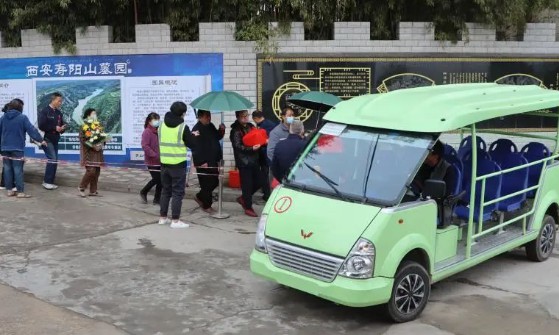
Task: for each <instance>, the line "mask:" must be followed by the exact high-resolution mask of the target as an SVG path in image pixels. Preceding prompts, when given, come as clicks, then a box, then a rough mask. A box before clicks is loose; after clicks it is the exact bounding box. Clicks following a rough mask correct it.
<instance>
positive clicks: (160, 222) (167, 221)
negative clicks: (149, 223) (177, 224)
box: [157, 218, 171, 225]
mask: <svg viewBox="0 0 559 335" xmlns="http://www.w3.org/2000/svg"><path fill="white" fill-rule="evenodd" d="M169 223H171V220H169V218H159V222H157V224H160V225H164V224H169Z"/></svg>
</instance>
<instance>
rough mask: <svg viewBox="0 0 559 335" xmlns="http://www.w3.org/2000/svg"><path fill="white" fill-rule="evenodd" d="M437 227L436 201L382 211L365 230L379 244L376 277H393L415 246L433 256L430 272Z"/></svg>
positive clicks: (364, 234) (377, 246)
mask: <svg viewBox="0 0 559 335" xmlns="http://www.w3.org/2000/svg"><path fill="white" fill-rule="evenodd" d="M436 227H437V205H436V203H435V202H434V201H424V202H417V203H413V204H411V205H410V204H407V205H405V206H402V207H400V208H395V209H388V208H387V209H384V210H382V211H381V212H380V213H379V214H378V215H377V217H376V218H375V220H374V221H373V223H372V224H371V225H370V226H369V227H368V228H367V230H366V231H365V232H364V233H363V237H364V238H366V239H368V240H370V241H372V242H373V244H374V245H375V252H376V256H375V270H374V276H375V277H376V276H379V277H387V278H393V277H394V274H395V273H396V270H397V269H398V266H399V265H400V262H401V261H402V259H403V258H404V256H406V254H408V252H410V251H412V250H414V249H421V250H423V252H425V254H426V255H427V256H428V258H429V268H428V269H427V271H428V272H432V271H433V259H434V252H435V232H436Z"/></svg>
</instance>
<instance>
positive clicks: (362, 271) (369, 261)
mask: <svg viewBox="0 0 559 335" xmlns="http://www.w3.org/2000/svg"><path fill="white" fill-rule="evenodd" d="M374 268H375V246H374V244H373V243H372V242H371V241H369V240H366V239H364V238H360V239H359V240H358V241H357V243H355V245H354V246H353V249H352V250H351V252H350V253H349V255H348V256H347V258H346V260H345V261H344V264H343V265H342V267H341V268H340V271H339V274H340V275H341V276H344V277H348V278H359V279H365V278H371V277H373V269H374Z"/></svg>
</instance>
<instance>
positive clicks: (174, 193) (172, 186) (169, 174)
mask: <svg viewBox="0 0 559 335" xmlns="http://www.w3.org/2000/svg"><path fill="white" fill-rule="evenodd" d="M185 182H186V168H184V167H165V166H163V167H161V185H162V186H163V190H162V191H161V202H160V204H161V208H160V211H159V214H160V215H161V217H167V214H168V212H169V203H170V204H171V219H173V220H178V219H179V218H180V217H181V209H182V199H183V198H184V185H185Z"/></svg>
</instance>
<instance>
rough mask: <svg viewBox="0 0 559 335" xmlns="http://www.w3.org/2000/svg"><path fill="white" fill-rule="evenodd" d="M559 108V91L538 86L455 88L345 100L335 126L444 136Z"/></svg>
mask: <svg viewBox="0 0 559 335" xmlns="http://www.w3.org/2000/svg"><path fill="white" fill-rule="evenodd" d="M556 106H559V92H558V91H555V90H548V89H545V88H541V87H539V86H535V85H524V86H521V85H500V84H453V85H440V86H429V87H419V88H409V89H402V90H397V91H393V92H389V93H382V94H368V95H363V96H359V97H355V98H352V99H350V100H346V101H342V102H340V103H339V104H337V105H336V106H335V107H334V108H332V109H331V110H330V111H329V112H328V113H327V114H326V115H325V117H324V119H325V120H327V121H331V122H339V123H344V124H350V125H357V126H365V127H374V128H384V129H393V130H401V131H414V132H429V133H439V132H445V131H452V130H456V129H460V128H463V127H466V126H469V125H471V124H474V123H478V122H480V121H485V120H489V119H494V118H498V117H503V116H507V115H514V114H520V113H526V112H533V111H537V110H541V109H546V108H552V107H556Z"/></svg>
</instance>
